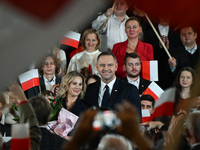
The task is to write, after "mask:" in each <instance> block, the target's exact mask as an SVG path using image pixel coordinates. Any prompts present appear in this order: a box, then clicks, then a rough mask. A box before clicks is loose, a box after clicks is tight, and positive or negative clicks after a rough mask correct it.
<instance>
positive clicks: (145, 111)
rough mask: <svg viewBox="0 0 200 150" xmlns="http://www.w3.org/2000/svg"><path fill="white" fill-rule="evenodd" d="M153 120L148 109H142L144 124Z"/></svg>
mask: <svg viewBox="0 0 200 150" xmlns="http://www.w3.org/2000/svg"><path fill="white" fill-rule="evenodd" d="M150 120H151V115H150V112H149V110H148V109H142V123H144V122H148V121H150Z"/></svg>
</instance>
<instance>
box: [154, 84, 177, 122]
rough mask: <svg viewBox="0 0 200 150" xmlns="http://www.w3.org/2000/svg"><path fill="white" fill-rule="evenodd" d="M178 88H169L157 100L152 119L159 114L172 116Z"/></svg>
mask: <svg viewBox="0 0 200 150" xmlns="http://www.w3.org/2000/svg"><path fill="white" fill-rule="evenodd" d="M175 93H176V88H169V89H167V90H166V91H165V92H164V93H163V94H162V95H161V97H160V98H159V100H158V101H157V102H156V104H155V107H154V111H153V114H152V115H151V120H153V119H155V118H157V117H159V116H172V114H173V109H174V102H175Z"/></svg>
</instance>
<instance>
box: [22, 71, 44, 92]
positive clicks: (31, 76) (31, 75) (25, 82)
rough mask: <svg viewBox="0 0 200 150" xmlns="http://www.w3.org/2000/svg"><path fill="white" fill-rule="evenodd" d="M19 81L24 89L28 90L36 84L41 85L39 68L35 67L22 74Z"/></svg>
mask: <svg viewBox="0 0 200 150" xmlns="http://www.w3.org/2000/svg"><path fill="white" fill-rule="evenodd" d="M19 81H20V83H21V85H22V89H23V91H26V90H28V89H30V88H32V87H35V86H40V81H39V74H38V70H37V69H33V70H29V71H27V72H25V73H22V74H20V75H19Z"/></svg>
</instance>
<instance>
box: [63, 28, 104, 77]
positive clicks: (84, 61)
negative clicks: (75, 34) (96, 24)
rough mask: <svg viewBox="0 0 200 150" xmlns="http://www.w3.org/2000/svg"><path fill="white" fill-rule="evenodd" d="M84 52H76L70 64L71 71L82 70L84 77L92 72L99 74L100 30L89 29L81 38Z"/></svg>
mask: <svg viewBox="0 0 200 150" xmlns="http://www.w3.org/2000/svg"><path fill="white" fill-rule="evenodd" d="M81 43H82V48H83V49H85V50H84V51H83V52H80V53H78V54H75V55H74V56H73V57H72V58H71V60H70V62H69V66H68V70H67V73H68V72H70V71H77V72H80V73H81V74H82V75H83V76H84V77H86V78H87V77H88V76H89V75H90V74H98V72H97V70H96V64H97V57H98V55H99V54H100V53H101V52H100V51H99V50H98V49H99V46H100V43H101V40H100V37H99V34H98V32H97V31H96V30H95V29H92V28H91V29H87V30H86V31H85V32H84V33H83V35H82V38H81Z"/></svg>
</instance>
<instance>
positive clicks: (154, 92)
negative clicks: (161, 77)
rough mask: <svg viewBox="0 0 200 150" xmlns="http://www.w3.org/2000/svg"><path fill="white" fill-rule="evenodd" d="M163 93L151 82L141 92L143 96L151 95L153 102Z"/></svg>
mask: <svg viewBox="0 0 200 150" xmlns="http://www.w3.org/2000/svg"><path fill="white" fill-rule="evenodd" d="M163 92H164V91H163V90H162V89H161V88H160V87H159V86H158V85H157V84H156V83H155V82H151V84H150V85H149V86H148V87H147V88H146V90H145V91H144V92H143V95H147V94H148V95H151V96H152V97H153V98H154V99H155V101H157V100H158V99H159V98H160V96H161V94H162V93H163Z"/></svg>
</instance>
